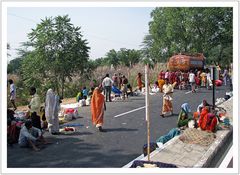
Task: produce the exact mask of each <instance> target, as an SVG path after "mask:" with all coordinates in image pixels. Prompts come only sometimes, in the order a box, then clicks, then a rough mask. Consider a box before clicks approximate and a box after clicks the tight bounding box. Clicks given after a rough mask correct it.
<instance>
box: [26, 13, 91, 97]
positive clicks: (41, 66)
mask: <svg viewBox="0 0 240 175" xmlns="http://www.w3.org/2000/svg"><path fill="white" fill-rule="evenodd" d="M28 38H29V41H28V46H29V47H30V48H31V51H30V52H29V53H28V54H27V55H24V59H23V62H22V75H23V79H24V82H25V83H26V84H27V85H28V86H30V85H31V86H37V87H39V85H40V84H41V85H46V86H47V85H51V87H52V88H55V89H56V90H57V91H58V92H60V89H61V92H62V95H63V92H64V83H65V81H66V79H67V78H68V80H70V81H71V79H72V76H74V75H75V74H80V73H82V72H84V69H85V67H87V65H88V60H89V56H88V51H89V49H90V48H89V47H88V46H87V44H88V43H87V40H85V39H83V38H82V35H81V32H80V27H74V26H73V24H72V23H70V18H69V17H68V16H67V15H66V16H57V17H55V18H52V17H50V18H45V19H44V20H42V21H41V23H40V24H38V25H37V27H36V28H35V29H32V31H31V32H30V33H29V34H28Z"/></svg>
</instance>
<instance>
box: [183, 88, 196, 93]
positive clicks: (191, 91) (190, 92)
mask: <svg viewBox="0 0 240 175" xmlns="http://www.w3.org/2000/svg"><path fill="white" fill-rule="evenodd" d="M195 91H198V89H195ZM191 92H192V91H188V92H186V93H185V94H189V93H191Z"/></svg>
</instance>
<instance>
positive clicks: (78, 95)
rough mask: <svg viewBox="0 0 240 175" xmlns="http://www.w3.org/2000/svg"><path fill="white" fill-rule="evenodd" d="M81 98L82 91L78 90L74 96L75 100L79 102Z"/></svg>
mask: <svg viewBox="0 0 240 175" xmlns="http://www.w3.org/2000/svg"><path fill="white" fill-rule="evenodd" d="M82 99H83V93H82V91H80V92H78V94H77V96H76V101H77V102H79V101H80V100H82Z"/></svg>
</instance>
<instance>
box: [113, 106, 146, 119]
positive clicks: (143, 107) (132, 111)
mask: <svg viewBox="0 0 240 175" xmlns="http://www.w3.org/2000/svg"><path fill="white" fill-rule="evenodd" d="M144 108H145V106H143V107H140V108H137V109H133V110H131V111H128V112H124V113H122V114H118V115H116V116H114V118H117V117H120V116H123V115H126V114H129V113H132V112H135V111H138V110H141V109H144Z"/></svg>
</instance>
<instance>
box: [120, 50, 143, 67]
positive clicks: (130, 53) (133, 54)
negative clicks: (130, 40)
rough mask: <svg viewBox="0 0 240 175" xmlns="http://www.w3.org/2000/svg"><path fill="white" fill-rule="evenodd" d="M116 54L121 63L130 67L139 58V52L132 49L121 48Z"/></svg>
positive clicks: (138, 60)
mask: <svg viewBox="0 0 240 175" xmlns="http://www.w3.org/2000/svg"><path fill="white" fill-rule="evenodd" d="M117 55H118V57H119V61H120V63H121V65H123V66H127V67H132V66H133V65H134V64H136V63H138V62H140V60H141V52H140V51H138V50H134V49H126V48H121V49H120V51H118V52H117Z"/></svg>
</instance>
